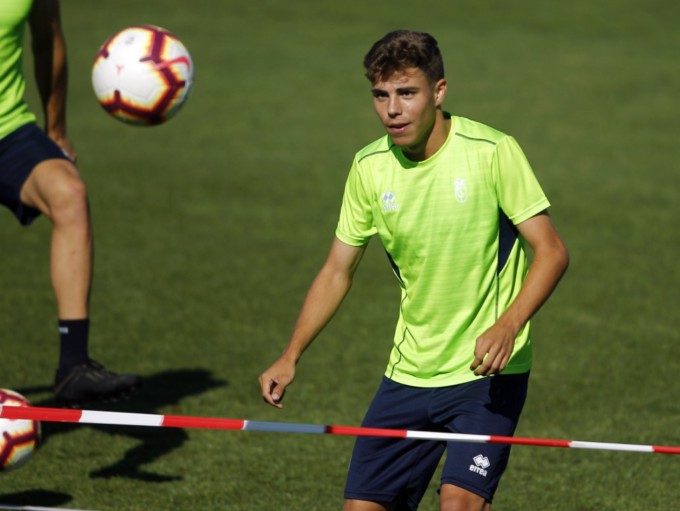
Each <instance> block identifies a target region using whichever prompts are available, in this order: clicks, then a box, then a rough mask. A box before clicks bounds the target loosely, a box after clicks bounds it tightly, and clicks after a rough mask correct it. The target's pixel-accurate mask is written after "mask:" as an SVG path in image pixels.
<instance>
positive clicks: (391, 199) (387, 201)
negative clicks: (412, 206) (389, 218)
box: [380, 190, 399, 211]
mask: <svg viewBox="0 0 680 511" xmlns="http://www.w3.org/2000/svg"><path fill="white" fill-rule="evenodd" d="M380 199H381V200H382V203H383V211H396V210H398V209H399V204H397V203H396V199H397V196H396V195H394V193H393V192H390V191H389V190H388V191H386V192H385V193H383V194H382V196H381V197H380Z"/></svg>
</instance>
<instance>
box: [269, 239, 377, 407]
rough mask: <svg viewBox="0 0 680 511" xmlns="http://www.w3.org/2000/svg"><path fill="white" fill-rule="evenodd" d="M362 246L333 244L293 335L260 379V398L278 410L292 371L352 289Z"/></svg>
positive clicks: (293, 375)
mask: <svg viewBox="0 0 680 511" xmlns="http://www.w3.org/2000/svg"><path fill="white" fill-rule="evenodd" d="M365 248H366V246H365V245H364V246H358V247H355V246H352V245H348V244H346V243H344V242H342V241H340V240H339V239H338V238H335V239H334V240H333V244H332V245H331V249H330V252H329V253H328V257H327V258H326V262H325V263H324V265H323V266H322V267H321V270H320V271H319V273H318V274H317V275H316V278H315V279H314V281H313V282H312V285H311V286H310V288H309V291H308V292H307V296H306V297H305V300H304V303H303V304H302V309H301V310H300V314H299V316H298V319H297V321H296V323H295V328H294V329H293V334H292V335H291V338H290V341H289V343H288V346H286V349H285V350H284V352H283V354H282V355H281V356H280V357H279V359H278V360H277V361H276V362H274V364H272V366H271V367H270V368H269V369H267V370H266V371H265V372H264V373H262V375H261V376H260V387H261V389H262V397H263V398H264V400H265V401H266V402H267V403H269V404H270V405H272V406H275V407H277V408H282V407H283V405H282V404H281V401H282V400H283V395H284V393H285V391H286V387H288V385H290V384H291V383H292V382H293V379H294V378H295V367H296V366H297V363H298V361H299V360H300V357H301V356H302V353H304V351H305V350H306V349H307V347H308V346H309V345H310V344H311V343H312V341H314V339H315V338H316V336H317V335H319V333H320V332H321V330H323V328H324V327H325V326H326V325H327V324H328V322H329V321H330V320H331V318H332V317H333V315H334V314H335V312H336V311H337V310H338V308H339V307H340V304H341V303H342V301H343V299H344V298H345V296H346V295H347V292H348V291H349V289H350V287H351V286H352V279H353V277H354V272H355V271H356V269H357V267H358V266H359V263H360V261H361V258H362V256H363V254H364V251H365Z"/></svg>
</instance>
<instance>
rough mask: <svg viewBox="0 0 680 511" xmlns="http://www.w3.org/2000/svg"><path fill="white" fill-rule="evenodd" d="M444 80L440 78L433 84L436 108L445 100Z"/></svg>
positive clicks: (445, 86)
mask: <svg viewBox="0 0 680 511" xmlns="http://www.w3.org/2000/svg"><path fill="white" fill-rule="evenodd" d="M446 88H447V84H446V78H441V79H440V80H438V81H437V83H435V84H434V101H435V105H436V106H441V105H442V104H443V103H444V99H446Z"/></svg>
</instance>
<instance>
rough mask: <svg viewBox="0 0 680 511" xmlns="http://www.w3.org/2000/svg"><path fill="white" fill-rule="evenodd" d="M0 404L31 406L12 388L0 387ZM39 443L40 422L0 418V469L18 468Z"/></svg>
mask: <svg viewBox="0 0 680 511" xmlns="http://www.w3.org/2000/svg"><path fill="white" fill-rule="evenodd" d="M0 405H2V406H5V405H9V406H31V404H30V403H29V402H28V400H27V399H26V398H25V397H24V396H22V395H21V394H19V393H18V392H14V391H13V390H8V389H0ZM39 444H40V422H38V421H33V420H25V419H0V471H8V470H14V469H16V468H19V467H20V466H22V465H24V464H25V463H27V462H28V460H30V459H31V456H33V453H34V452H35V450H36V449H37V448H38V445H39Z"/></svg>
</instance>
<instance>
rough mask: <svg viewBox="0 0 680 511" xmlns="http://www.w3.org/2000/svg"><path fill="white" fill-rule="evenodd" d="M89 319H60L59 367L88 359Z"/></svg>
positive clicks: (80, 362)
mask: <svg viewBox="0 0 680 511" xmlns="http://www.w3.org/2000/svg"><path fill="white" fill-rule="evenodd" d="M89 331H90V320H89V319H88V318H85V319H68V320H64V319H60V320H59V336H60V338H61V349H60V351H59V368H60V369H66V368H69V367H73V366H76V365H79V364H84V363H85V362H87V361H88V352H87V344H88V336H89Z"/></svg>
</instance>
